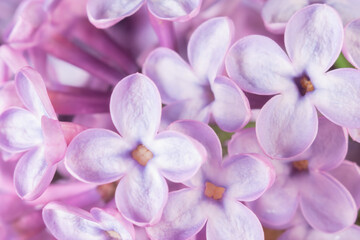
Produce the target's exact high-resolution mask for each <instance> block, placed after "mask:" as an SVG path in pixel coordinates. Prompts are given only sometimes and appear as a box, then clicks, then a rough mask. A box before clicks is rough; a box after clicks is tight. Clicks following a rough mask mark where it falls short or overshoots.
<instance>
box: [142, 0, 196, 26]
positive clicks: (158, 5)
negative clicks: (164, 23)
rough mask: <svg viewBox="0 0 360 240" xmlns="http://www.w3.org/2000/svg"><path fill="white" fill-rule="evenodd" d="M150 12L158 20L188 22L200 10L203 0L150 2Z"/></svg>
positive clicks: (159, 0) (156, 0)
mask: <svg viewBox="0 0 360 240" xmlns="http://www.w3.org/2000/svg"><path fill="white" fill-rule="evenodd" d="M147 4H148V8H149V11H150V12H151V13H152V14H153V15H155V16H156V17H158V18H161V19H166V20H172V21H186V20H188V19H190V18H192V17H194V16H195V15H196V14H197V13H198V12H199V10H200V5H201V0H182V1H177V0H148V1H147Z"/></svg>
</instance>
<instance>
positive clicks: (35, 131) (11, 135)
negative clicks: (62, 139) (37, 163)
mask: <svg viewBox="0 0 360 240" xmlns="http://www.w3.org/2000/svg"><path fill="white" fill-rule="evenodd" d="M42 143H43V135H42V131H41V121H40V119H38V118H36V117H35V116H34V115H33V114H32V113H31V112H29V111H27V110H25V109H22V108H15V107H13V108H9V109H8V110H6V111H5V112H3V113H2V114H1V115H0V146H1V147H2V148H3V149H5V150H7V151H11V152H19V151H25V150H27V149H29V148H32V147H34V146H37V145H40V144H42Z"/></svg>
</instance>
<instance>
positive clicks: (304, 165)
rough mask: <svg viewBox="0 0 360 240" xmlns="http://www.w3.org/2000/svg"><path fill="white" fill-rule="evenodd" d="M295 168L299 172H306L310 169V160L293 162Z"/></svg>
mask: <svg viewBox="0 0 360 240" xmlns="http://www.w3.org/2000/svg"><path fill="white" fill-rule="evenodd" d="M292 165H293V167H294V168H295V169H296V170H298V171H305V170H308V168H309V162H308V160H300V161H295V162H292Z"/></svg>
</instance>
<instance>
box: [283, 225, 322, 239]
mask: <svg viewBox="0 0 360 240" xmlns="http://www.w3.org/2000/svg"><path fill="white" fill-rule="evenodd" d="M308 231H309V226H308V225H307V224H300V225H297V226H295V227H293V228H290V229H288V230H287V231H286V232H284V233H283V234H282V235H281V236H280V237H279V239H278V240H289V239H291V240H311V239H307V238H306V236H307V234H308ZM318 240H320V239H318ZM324 240H325V239H324ZM326 240H329V239H326Z"/></svg>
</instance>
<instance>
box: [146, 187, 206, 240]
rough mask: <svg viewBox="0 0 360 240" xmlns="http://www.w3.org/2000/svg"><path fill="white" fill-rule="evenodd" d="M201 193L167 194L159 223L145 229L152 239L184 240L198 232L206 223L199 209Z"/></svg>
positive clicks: (183, 190)
mask: <svg viewBox="0 0 360 240" xmlns="http://www.w3.org/2000/svg"><path fill="white" fill-rule="evenodd" d="M201 200H202V192H201V191H198V189H182V190H179V191H176V192H171V193H170V194H169V199H168V202H167V204H166V206H165V208H164V211H163V215H162V217H161V221H160V222H159V223H158V224H156V225H155V226H153V227H149V228H146V231H147V233H148V234H149V236H150V237H151V238H152V239H158V240H168V239H173V240H186V239H188V238H190V237H191V236H194V235H195V234H196V233H197V232H199V231H200V230H201V229H202V227H203V226H204V224H205V222H206V219H207V217H206V214H205V213H204V211H206V210H205V209H203V208H202V207H201Z"/></svg>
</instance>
